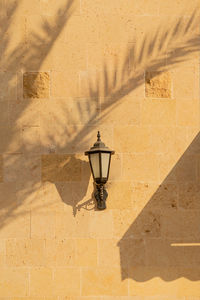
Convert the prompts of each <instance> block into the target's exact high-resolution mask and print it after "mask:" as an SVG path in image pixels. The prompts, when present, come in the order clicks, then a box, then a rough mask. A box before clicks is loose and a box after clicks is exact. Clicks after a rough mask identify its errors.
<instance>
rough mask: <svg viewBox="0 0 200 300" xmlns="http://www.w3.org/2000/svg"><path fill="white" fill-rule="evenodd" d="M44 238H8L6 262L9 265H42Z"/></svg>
mask: <svg viewBox="0 0 200 300" xmlns="http://www.w3.org/2000/svg"><path fill="white" fill-rule="evenodd" d="M44 258H45V256H44V240H42V239H9V240H7V241H6V264H7V265H8V266H11V267H25V266H29V267H31V266H42V265H44V261H45V260H44Z"/></svg>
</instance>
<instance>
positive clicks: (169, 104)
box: [141, 99, 176, 126]
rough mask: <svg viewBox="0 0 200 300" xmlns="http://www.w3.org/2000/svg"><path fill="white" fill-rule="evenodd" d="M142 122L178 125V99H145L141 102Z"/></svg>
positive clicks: (157, 124)
mask: <svg viewBox="0 0 200 300" xmlns="http://www.w3.org/2000/svg"><path fill="white" fill-rule="evenodd" d="M141 123H142V124H143V125H153V126H175V125H176V101H175V100H173V101H172V100H169V99H165V101H163V100H161V99H157V100H155V99H152V100H150V99H145V100H143V101H142V103H141Z"/></svg>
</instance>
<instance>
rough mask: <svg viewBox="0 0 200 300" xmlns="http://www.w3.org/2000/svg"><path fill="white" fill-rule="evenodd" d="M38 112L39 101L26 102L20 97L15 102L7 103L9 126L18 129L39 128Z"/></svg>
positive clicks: (39, 108) (39, 107)
mask: <svg viewBox="0 0 200 300" xmlns="http://www.w3.org/2000/svg"><path fill="white" fill-rule="evenodd" d="M42 101H45V100H42ZM40 110H41V102H40V99H30V100H29V101H28V102H27V101H26V100H25V99H22V97H21V98H18V99H17V100H16V101H9V124H10V126H13V127H14V128H20V129H21V127H22V126H40V113H41V111H40Z"/></svg>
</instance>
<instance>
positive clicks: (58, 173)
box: [42, 154, 82, 182]
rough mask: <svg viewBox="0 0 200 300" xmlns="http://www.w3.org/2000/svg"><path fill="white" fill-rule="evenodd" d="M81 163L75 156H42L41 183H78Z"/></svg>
mask: <svg viewBox="0 0 200 300" xmlns="http://www.w3.org/2000/svg"><path fill="white" fill-rule="evenodd" d="M81 164H82V161H81V160H80V159H79V158H78V157H76V155H64V154H60V155H58V154H49V155H43V156H42V180H43V181H52V182H57V181H80V180H81Z"/></svg>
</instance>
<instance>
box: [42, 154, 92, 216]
mask: <svg viewBox="0 0 200 300" xmlns="http://www.w3.org/2000/svg"><path fill="white" fill-rule="evenodd" d="M46 157H47V156H46V155H45V159H46ZM48 157H49V161H48V163H47V166H45V165H44V166H43V172H42V180H43V181H49V182H51V183H53V184H55V186H56V189H57V192H58V193H59V196H60V198H61V200H62V201H63V202H64V203H65V204H66V205H69V206H71V207H72V209H73V215H74V216H76V213H77V211H79V210H80V209H82V208H83V209H86V210H91V209H94V201H93V197H92V194H91V195H90V193H89V195H88V197H89V199H88V200H86V201H84V202H83V203H81V204H79V203H80V202H81V201H82V200H83V199H84V197H87V194H88V188H89V180H90V176H91V173H90V167H89V162H87V161H84V160H82V159H80V158H78V157H76V155H75V154H73V155H72V154H66V155H65V154H64V155H58V156H57V157H58V160H57V159H55V156H51V155H48ZM51 157H52V158H53V159H51Z"/></svg>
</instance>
